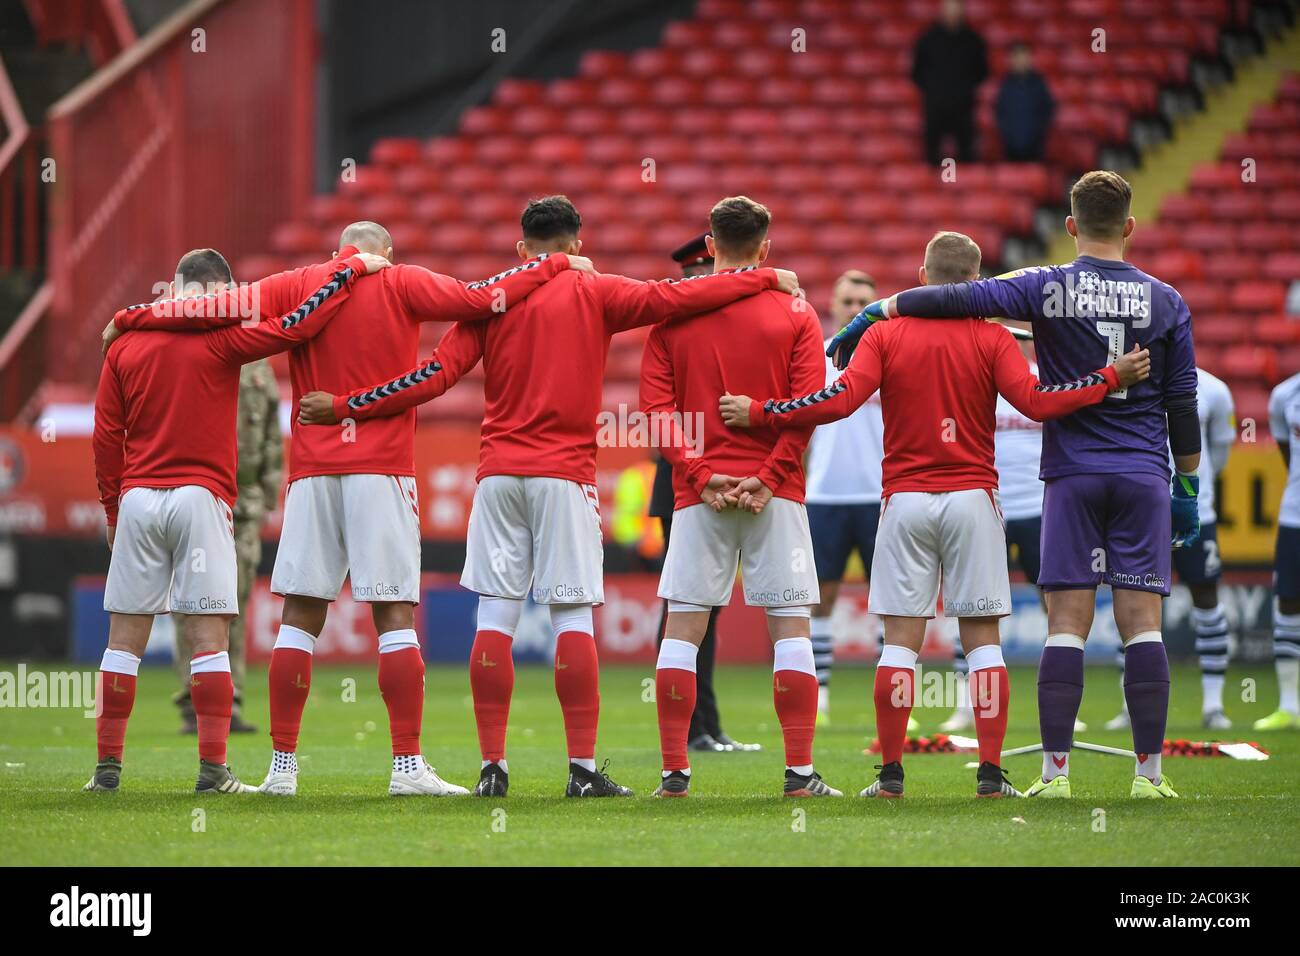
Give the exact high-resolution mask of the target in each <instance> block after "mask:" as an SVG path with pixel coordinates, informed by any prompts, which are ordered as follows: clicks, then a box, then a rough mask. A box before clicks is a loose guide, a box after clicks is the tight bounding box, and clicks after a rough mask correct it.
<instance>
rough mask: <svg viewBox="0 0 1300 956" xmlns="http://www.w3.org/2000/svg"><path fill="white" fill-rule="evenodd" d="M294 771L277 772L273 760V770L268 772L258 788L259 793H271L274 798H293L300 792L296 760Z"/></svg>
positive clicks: (273, 759)
mask: <svg viewBox="0 0 1300 956" xmlns="http://www.w3.org/2000/svg"><path fill="white" fill-rule="evenodd" d="M293 762H294V769H292V770H276V769H275V758H274V757H272V758H271V769H270V770H268V771H267V772H266V779H265V780H263V781H262V783H261V785H260V786H259V787H258V788H257V792H258V793H269V794H271V796H274V797H292V796H293V795H294V794H296V793H297V792H298V768H297V760H296V759H294V761H293Z"/></svg>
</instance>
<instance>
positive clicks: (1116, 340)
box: [827, 171, 1201, 798]
mask: <svg viewBox="0 0 1300 956" xmlns="http://www.w3.org/2000/svg"><path fill="white" fill-rule="evenodd" d="M1131 198H1132V191H1131V189H1130V187H1129V184H1128V183H1127V182H1126V181H1125V180H1124V179H1123V178H1122V177H1120V176H1119V175H1117V174H1115V173H1112V172H1106V171H1095V172H1091V173H1088V174H1086V175H1085V176H1083V177H1082V178H1081V179H1080V180H1079V181H1078V182H1077V183H1076V184H1075V186H1074V188H1073V189H1072V190H1071V192H1070V206H1071V213H1072V215H1070V216H1069V217H1068V218H1067V219H1066V221H1065V227H1066V231H1067V232H1068V233H1069V234H1070V235H1071V236H1073V237H1074V239H1075V244H1076V246H1077V249H1078V253H1079V254H1078V257H1077V258H1076V259H1075V260H1074V261H1073V262H1071V263H1069V264H1067V265H1063V266H1043V267H1036V268H1032V269H1024V270H1021V271H1019V272H1015V273H1011V274H1010V275H1007V276H1001V277H998V278H995V279H983V280H976V281H972V282H964V283H959V284H956V285H946V286H925V287H921V288H917V289H911V290H908V291H907V292H901V293H899V294H898V295H896V296H893V297H891V298H889V299H885V300H880V301H877V302H873V303H871V304H870V305H869V306H867V308H866V309H864V310H863V312H862V313H861V314H860V315H859V316H858V317H857V318H855V319H854V320H853V322H851V323H849V325H847V326H845V327H844V329H842V330H841V331H840V333H838V334H837V335H836V337H835V338H834V339H833V340H832V342H831V345H830V348H829V349H828V350H827V354H829V355H831V356H832V357H833V358H835V359H836V364H839V365H841V366H842V365H843V364H845V363H847V360H848V357H849V356H850V355H851V354H852V352H853V349H854V347H855V346H856V344H857V340H858V339H860V338H861V336H862V334H863V333H864V332H865V331H866V329H867V328H868V327H869V326H870V324H871V322H873V321H876V320H879V319H888V318H892V317H894V316H899V315H907V316H916V317H930V318H948V317H962V316H971V315H982V316H989V317H1004V318H1008V319H1015V320H1019V321H1024V322H1031V323H1032V324H1033V329H1034V341H1035V346H1036V350H1037V353H1038V363H1039V372H1040V377H1041V379H1042V381H1043V382H1044V383H1045V384H1049V385H1050V384H1056V383H1060V382H1066V381H1070V380H1071V379H1074V378H1077V377H1078V376H1080V375H1081V374H1085V373H1087V372H1089V371H1092V370H1093V369H1095V368H1097V367H1098V366H1099V365H1102V364H1105V363H1106V362H1107V360H1109V361H1111V362H1113V361H1114V360H1115V359H1116V358H1118V357H1119V356H1120V355H1121V354H1123V353H1124V352H1127V351H1129V350H1130V349H1132V348H1135V347H1142V348H1147V349H1149V350H1150V352H1151V377H1150V378H1149V379H1147V380H1146V381H1143V382H1139V383H1138V384H1137V385H1134V386H1131V387H1129V388H1127V389H1121V390H1119V391H1116V392H1112V393H1111V394H1110V395H1109V396H1108V397H1107V399H1106V400H1105V401H1103V402H1101V403H1100V404H1098V405H1093V406H1091V407H1088V408H1084V409H1081V410H1080V411H1078V412H1076V413H1074V414H1072V415H1068V416H1066V417H1064V418H1059V419H1056V420H1054V421H1049V422H1045V423H1044V425H1043V454H1042V462H1041V475H1040V476H1041V478H1042V479H1043V482H1044V488H1045V490H1044V496H1043V531H1042V553H1043V560H1042V568H1041V571H1040V574H1039V580H1038V583H1039V585H1040V586H1041V587H1042V588H1043V589H1044V591H1045V592H1046V597H1047V630H1048V636H1047V643H1046V646H1045V647H1044V648H1043V655H1042V658H1041V660H1040V662H1039V669H1038V714H1039V717H1038V719H1039V727H1040V730H1041V732H1042V741H1043V772H1042V775H1041V776H1040V777H1039V778H1038V779H1037V780H1035V781H1034V782H1033V783H1032V784H1031V785H1030V786H1029V787H1028V788H1027V790H1026V791H1025V796H1027V797H1034V796H1041V797H1069V796H1070V782H1069V761H1070V749H1071V747H1072V745H1073V731H1074V721H1075V718H1076V716H1077V715H1078V712H1079V703H1080V701H1081V700H1082V699H1083V674H1084V668H1083V648H1084V642H1085V640H1086V639H1087V636H1088V632H1089V630H1091V627H1092V619H1093V614H1094V611H1095V606H1096V590H1097V586H1098V585H1100V584H1103V583H1104V584H1109V585H1110V586H1111V588H1112V589H1113V591H1114V613H1115V624H1116V627H1117V628H1118V630H1119V634H1120V637H1121V638H1122V640H1123V641H1124V656H1125V678H1124V698H1125V702H1126V703H1127V706H1128V710H1129V713H1130V715H1131V717H1132V729H1133V750H1134V752H1135V754H1136V756H1137V773H1136V775H1135V777H1134V780H1133V786H1132V789H1131V795H1132V796H1134V797H1152V798H1163V797H1176V796H1177V794H1176V793H1175V792H1174V790H1173V787H1172V786H1171V785H1170V783H1169V780H1168V779H1167V778H1166V777H1165V776H1164V775H1163V774H1162V772H1161V766H1160V763H1161V760H1160V758H1161V751H1162V749H1163V745H1164V733H1165V722H1166V719H1167V717H1168V712H1169V663H1168V659H1167V657H1166V655H1165V646H1164V642H1163V639H1162V636H1161V632H1160V623H1161V621H1160V615H1161V599H1162V598H1163V597H1165V596H1167V595H1168V594H1169V581H1170V561H1171V555H1170V542H1171V541H1172V543H1173V546H1174V547H1175V548H1180V547H1186V546H1188V545H1190V544H1192V543H1194V542H1195V541H1196V539H1197V536H1198V534H1199V532H1200V520H1199V517H1198V513H1197V506H1196V499H1197V495H1198V494H1199V482H1198V479H1197V467H1198V466H1199V464H1200V455H1201V430H1200V422H1199V419H1198V417H1197V407H1196V356H1195V353H1194V351H1193V348H1192V322H1191V314H1190V313H1189V312H1188V309H1187V305H1186V304H1185V303H1184V302H1183V300H1182V297H1181V296H1180V295H1179V294H1178V292H1177V291H1176V290H1175V289H1173V288H1172V287H1171V286H1169V285H1166V284H1165V283H1163V282H1161V281H1159V280H1158V279H1155V278H1154V277H1152V276H1149V275H1147V274H1146V273H1144V272H1142V271H1140V270H1139V269H1137V268H1135V267H1134V266H1132V265H1130V264H1129V263H1127V262H1125V261H1124V251H1125V248H1126V246H1127V244H1128V240H1129V238H1130V236H1131V235H1132V233H1133V227H1134V220H1133V217H1132V216H1130V215H1129V205H1130V201H1131ZM1171 450H1172V452H1173V458H1174V469H1175V474H1174V475H1173V476H1172V477H1173V485H1172V488H1173V491H1172V497H1170V477H1171V476H1170V473H1169V465H1168V461H1169V459H1168V454H1169V451H1171ZM1166 502H1170V503H1169V504H1166Z"/></svg>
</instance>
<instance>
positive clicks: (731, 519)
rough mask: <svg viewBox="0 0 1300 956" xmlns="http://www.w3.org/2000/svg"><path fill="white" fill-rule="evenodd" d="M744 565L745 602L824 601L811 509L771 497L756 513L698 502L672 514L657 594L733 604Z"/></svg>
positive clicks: (690, 601) (767, 604) (798, 603)
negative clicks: (810, 525)
mask: <svg viewBox="0 0 1300 956" xmlns="http://www.w3.org/2000/svg"><path fill="white" fill-rule="evenodd" d="M737 565H740V569H741V575H742V584H743V587H744V592H745V603H746V604H750V605H754V606H755V607H803V606H805V605H809V606H810V605H814V604H817V603H819V602H820V601H821V594H820V592H819V590H818V588H817V568H816V565H815V563H814V561H813V550H812V535H811V534H809V532H808V512H807V510H806V509H805V508H804V506H803V505H802V504H800V503H799V502H797V501H790V500H788V499H786V498H773V499H772V500H771V501H769V502H768V503H767V507H765V508H764V509H763V510H762V512H760V513H759V514H756V515H755V514H750V513H749V512H748V511H741V510H739V509H737V508H727V509H726V510H724V511H714V510H713V509H712V508H710V507H709V506H708V505H706V504H704V503H703V502H701V503H700V504H698V505H691V506H689V507H687V508H681V509H679V510H677V511H674V512H673V529H672V534H671V535H669V538H668V554H667V556H665V558H664V570H663V575H662V576H661V577H660V578H659V596H660V597H661V598H666V599H667V600H669V601H682V602H685V603H687V604H699V605H701V606H704V607H725V606H726V605H727V604H729V603H731V589H732V586H733V585H734V584H735V583H736V566H737Z"/></svg>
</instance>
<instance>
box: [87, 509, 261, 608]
mask: <svg viewBox="0 0 1300 956" xmlns="http://www.w3.org/2000/svg"><path fill="white" fill-rule="evenodd" d="M236 578H237V571H236V565H235V535H234V518H233V516H232V514H231V511H230V506H229V505H227V504H226V503H225V502H224V501H222V500H221V499H220V498H218V497H217V496H216V495H214V494H213V493H212V492H210V491H209V490H208V489H207V488H203V487H201V486H199V485H182V486H180V487H179V488H130V489H128V490H127V492H126V494H124V495H122V500H121V501H120V502H119V504H118V509H117V532H116V537H115V538H114V539H113V555H112V558H111V559H110V560H109V565H108V582H107V584H106V585H105V586H104V610H105V611H112V612H115V613H118V614H165V613H167V612H168V611H180V612H181V613H184V614H238V613H239V597H238V594H239V592H238V588H237V581H236Z"/></svg>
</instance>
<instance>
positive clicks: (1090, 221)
mask: <svg viewBox="0 0 1300 956" xmlns="http://www.w3.org/2000/svg"><path fill="white" fill-rule="evenodd" d="M1132 202H1133V187H1132V186H1130V185H1129V184H1128V181H1127V180H1125V179H1124V177H1123V176H1121V175H1120V174H1119V173H1112V172H1111V171H1110V170H1108V169H1094V170H1093V171H1092V172H1090V173H1084V174H1083V175H1082V176H1081V177H1079V181H1078V182H1077V183H1075V184H1074V188H1073V189H1071V190H1070V214H1071V215H1072V216H1074V222H1075V225H1077V226H1078V227H1079V235H1081V236H1085V237H1087V238H1090V239H1118V238H1120V237H1121V236H1122V235H1123V234H1124V223H1125V222H1126V221H1127V220H1128V211H1129V206H1130V204H1131V203H1132Z"/></svg>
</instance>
